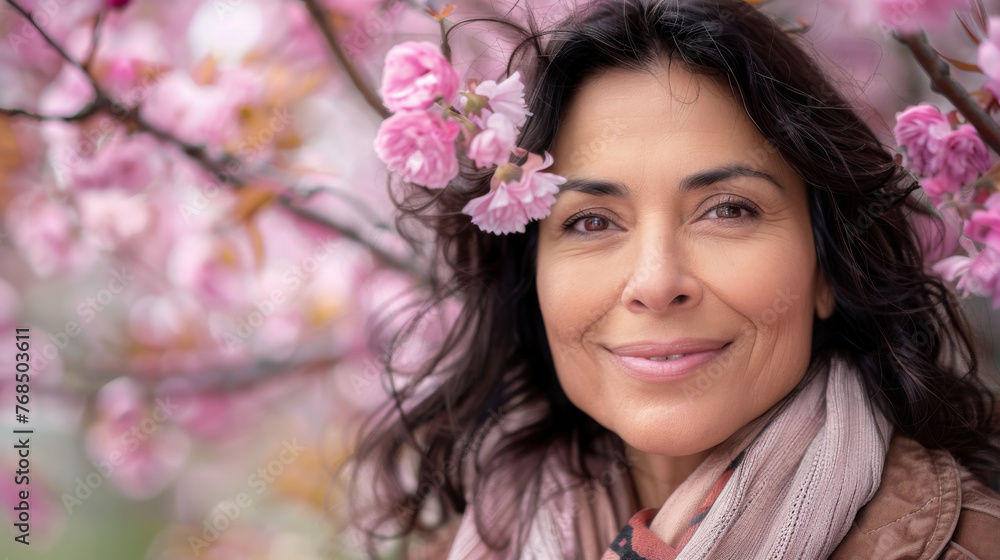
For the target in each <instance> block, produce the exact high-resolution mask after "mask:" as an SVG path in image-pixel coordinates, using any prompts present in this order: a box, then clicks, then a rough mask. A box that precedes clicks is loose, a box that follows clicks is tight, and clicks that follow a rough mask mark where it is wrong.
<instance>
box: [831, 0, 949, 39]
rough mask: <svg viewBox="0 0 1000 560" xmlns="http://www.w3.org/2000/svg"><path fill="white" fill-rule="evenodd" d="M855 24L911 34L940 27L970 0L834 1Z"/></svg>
mask: <svg viewBox="0 0 1000 560" xmlns="http://www.w3.org/2000/svg"><path fill="white" fill-rule="evenodd" d="M836 3H837V4H839V5H840V7H841V8H842V9H844V10H846V12H847V15H848V19H849V20H851V22H853V23H854V24H855V25H879V26H884V27H889V28H891V29H895V30H899V31H903V32H907V33H911V32H915V31H917V30H919V29H921V28H926V29H935V30H936V29H941V28H942V27H944V26H945V25H946V24H947V23H948V21H949V20H951V19H952V17H953V16H952V13H953V12H955V11H957V10H966V9H968V7H969V0H836Z"/></svg>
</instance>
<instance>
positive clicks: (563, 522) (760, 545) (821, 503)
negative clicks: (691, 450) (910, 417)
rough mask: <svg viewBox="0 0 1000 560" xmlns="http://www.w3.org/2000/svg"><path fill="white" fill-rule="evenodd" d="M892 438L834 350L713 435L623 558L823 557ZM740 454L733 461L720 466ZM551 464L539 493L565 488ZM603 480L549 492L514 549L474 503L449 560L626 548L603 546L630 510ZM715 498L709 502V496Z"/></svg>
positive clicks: (844, 528) (867, 488)
mask: <svg viewBox="0 0 1000 560" xmlns="http://www.w3.org/2000/svg"><path fill="white" fill-rule="evenodd" d="M891 436H892V427H891V425H890V423H889V422H888V420H887V419H886V418H885V417H884V416H883V415H882V414H881V413H880V412H879V411H878V410H877V408H875V407H874V406H873V405H872V404H871V402H870V400H869V399H868V397H867V395H866V393H865V390H864V387H863V385H862V383H861V380H860V376H859V374H858V372H856V371H854V370H853V369H852V368H851V367H850V366H849V365H848V364H847V363H846V362H844V361H842V360H839V359H835V360H833V361H832V362H831V363H830V365H829V367H828V368H825V369H822V370H820V371H817V372H816V373H815V375H812V376H809V377H807V378H806V379H803V381H802V383H800V385H799V387H798V388H797V389H796V391H794V392H793V393H792V394H791V395H789V397H788V398H787V399H784V400H782V401H781V402H780V403H778V404H777V405H775V407H773V408H772V409H771V410H769V411H768V412H766V413H765V414H764V415H762V416H761V417H759V418H758V419H756V420H754V421H753V422H751V423H750V424H749V425H747V426H745V427H744V428H743V429H742V430H740V431H739V432H737V433H736V434H734V435H733V436H732V437H731V438H729V439H728V440H727V441H726V442H724V443H723V444H722V445H720V446H719V447H718V448H717V449H716V450H715V451H714V452H713V453H712V455H710V456H709V457H708V458H707V459H705V461H704V462H703V463H702V464H701V465H700V466H699V467H698V468H697V469H696V470H695V471H694V472H693V473H692V474H691V475H690V476H689V477H688V478H687V479H686V480H685V481H684V482H683V483H682V484H681V485H680V486H679V487H678V488H677V490H676V491H675V492H674V493H673V494H671V496H670V498H669V499H667V501H666V503H665V504H663V507H662V508H660V509H659V511H658V512H656V513H655V516H653V515H652V511H650V510H647V512H646V513H645V514H644V515H645V517H644V520H646V521H650V522H649V529H650V531H651V534H652V535H655V536H656V537H657V538H658V539H660V541H659V542H653V543H645V544H638V545H637V546H639V547H643V548H644V550H639V549H638V548H636V549H634V553H635V554H636V556H628V557H630V558H647V559H648V560H662V559H672V558H676V559H678V560H687V559H694V558H713V559H730V558H732V559H736V558H739V559H764V558H767V559H780V558H795V559H800V558H809V559H815V558H827V557H829V556H830V554H831V553H832V552H833V551H834V549H835V548H836V547H837V545H838V544H839V543H840V541H841V539H843V537H844V535H846V534H847V532H848V530H849V529H850V527H851V524H852V523H853V521H854V518H855V516H856V515H857V512H858V510H859V509H861V507H862V506H864V505H865V504H866V503H867V502H868V501H869V500H870V499H871V497H872V496H873V495H874V494H875V491H876V490H877V489H878V484H879V480H880V478H881V475H882V466H883V463H884V461H885V454H886V450H887V449H888V446H889V439H890V437H891ZM741 452H742V453H743V454H742V456H741V457H740V461H738V465H737V466H735V468H734V469H730V472H727V468H728V467H730V466H731V465H732V463H733V460H734V459H735V458H737V456H739V455H740V453H741ZM548 469H550V470H551V472H546V473H545V476H544V477H543V483H542V485H543V490H542V491H543V495H547V494H546V493H545V487H548V488H549V489H552V488H560V489H565V488H568V487H570V486H568V485H567V484H566V481H567V475H566V473H565V467H562V466H561V465H560V464H559V463H558V462H552V463H551V464H550V465H549V467H548ZM723 475H725V476H723ZM720 480H722V481H723V482H722V483H721V484H720ZM713 487H714V488H713ZM600 490H601V491H597V492H595V491H594V490H593V488H590V489H589V490H588V491H587V492H585V493H584V492H581V491H580V490H579V489H577V490H570V491H563V492H562V493H561V494H559V495H556V496H554V498H553V499H548V500H545V501H544V505H543V507H542V509H541V510H539V511H538V512H537V514H536V515H535V516H534V521H533V523H532V525H531V527H530V528H529V530H528V535H527V539H526V543H525V546H524V547H523V548H522V550H521V552H520V554H519V555H518V554H517V553H516V552H515V551H514V550H512V549H511V550H506V551H494V550H490V549H489V548H488V547H486V546H485V545H484V544H483V543H482V541H481V540H480V538H479V534H478V531H477V530H476V523H475V520H474V518H473V515H472V513H471V512H472V508H470V509H469V510H468V512H467V513H466V515H465V516H464V517H463V519H462V521H461V523H460V525H459V528H458V533H457V535H456V538H455V540H454V541H453V544H452V547H451V552H450V554H449V556H448V559H449V560H459V559H461V560H464V559H466V558H477V559H501V558H503V559H509V558H521V559H527V558H533V559H564V558H565V559H568V558H581V559H585V560H597V559H598V558H604V559H616V558H621V557H624V556H622V555H621V553H620V552H615V551H613V550H612V549H609V548H608V546H609V545H610V544H612V540H614V538H615V537H614V535H615V533H617V532H618V531H619V529H620V528H621V525H622V524H624V523H625V520H622V519H618V520H613V519H609V518H610V517H611V516H609V515H608V512H609V511H611V510H612V504H619V505H621V504H623V503H628V499H627V492H628V490H627V486H626V485H625V484H611V485H604V486H602V487H600ZM716 493H717V494H718V495H717V497H714V496H713V495H714V494H716ZM500 494H502V492H500V493H498V495H496V496H491V497H490V498H489V499H490V501H492V502H493V503H494V504H495V505H496V506H497V507H510V506H509V505H510V504H512V503H513V502H512V501H511V500H516V498H517V497H516V496H502V495H500ZM550 494H551V493H550ZM710 496H711V497H714V500H708V501H706V498H708V497H710ZM503 504H508V506H505V505H503ZM706 506H707V508H708V509H707V512H706V511H704V510H705V509H706ZM650 517H651V518H652V519H651V520H650V519H649V518H650ZM693 520H695V521H696V523H692V521H693ZM595 525H596V526H597V533H598V534H593V533H594V532H595V531H594V527H595ZM692 525H694V526H695V527H696V530H694V531H693V533H692V532H691V531H689V528H691V527H692ZM685 532H687V533H688V534H686V535H685ZM647 533H648V532H647ZM668 543H671V544H673V545H677V548H679V549H680V550H677V548H675V547H674V546H670V544H668ZM633 544H635V543H633ZM602 554H603V555H604V556H603V557H602Z"/></svg>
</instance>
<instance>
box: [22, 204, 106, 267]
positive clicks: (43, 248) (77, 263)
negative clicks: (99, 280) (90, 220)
mask: <svg viewBox="0 0 1000 560" xmlns="http://www.w3.org/2000/svg"><path fill="white" fill-rule="evenodd" d="M6 218H7V220H6V222H7V227H8V230H9V231H10V233H11V236H12V237H13V240H14V244H15V246H16V247H17V248H18V249H19V250H20V253H21V255H22V256H23V257H24V258H25V259H26V260H27V262H28V264H29V265H30V266H31V268H32V270H33V271H34V272H35V274H37V275H38V276H41V277H51V276H55V275H60V274H70V273H73V272H75V271H78V270H80V269H81V268H83V267H84V266H86V265H88V264H90V263H92V262H93V260H94V257H95V255H94V253H93V252H92V251H91V250H89V247H87V245H86V244H85V243H83V242H82V240H81V238H80V236H79V235H78V233H77V222H76V217H75V216H74V214H73V212H72V211H71V210H70V208H69V207H68V206H67V205H66V204H63V203H61V202H57V201H55V200H52V199H49V198H48V197H46V196H45V195H44V194H42V193H26V194H24V195H22V196H21V197H19V198H17V199H15V200H14V201H13V202H12V203H11V204H10V206H8V208H7V216H6Z"/></svg>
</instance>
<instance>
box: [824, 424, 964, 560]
mask: <svg viewBox="0 0 1000 560" xmlns="http://www.w3.org/2000/svg"><path fill="white" fill-rule="evenodd" d="M844 459H845V460H850V458H849V457H845V458H844ZM961 502H962V490H961V480H960V472H959V468H958V463H957V462H956V461H955V459H954V457H952V455H951V454H950V453H948V452H947V451H941V450H930V449H927V448H925V447H923V446H922V445H920V444H919V443H917V442H916V441H914V440H912V439H910V438H908V437H906V436H903V435H901V434H898V433H897V434H895V435H894V436H893V438H892V440H891V441H890V443H889V450H888V453H887V454H886V460H885V466H884V467H883V469H882V479H881V482H880V483H879V488H878V490H877V491H876V492H875V495H874V496H873V497H872V499H871V500H870V501H869V502H868V504H866V505H865V507H863V508H862V509H861V510H860V511H859V512H858V515H857V517H856V518H855V520H854V524H853V526H852V527H851V529H850V531H848V533H847V535H846V536H845V537H844V539H843V541H841V544H840V546H839V547H837V549H836V550H834V553H833V555H832V556H831V557H830V558H831V559H832V560H834V559H835V560H848V559H850V560H853V559H855V558H880V559H884V560H895V559H903V558H907V559H914V560H930V559H932V558H937V557H938V556H940V555H941V553H942V551H943V550H944V548H945V547H946V546H947V545H948V542H949V541H950V540H951V536H952V534H953V533H954V532H955V526H956V525H957V524H958V516H959V513H960V512H961V505H962V504H961Z"/></svg>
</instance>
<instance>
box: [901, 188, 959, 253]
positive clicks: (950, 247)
mask: <svg viewBox="0 0 1000 560" xmlns="http://www.w3.org/2000/svg"><path fill="white" fill-rule="evenodd" d="M924 190H925V191H926V190H927V187H926V186H925V187H924ZM938 212H939V214H940V216H939V217H938V218H932V217H930V216H926V215H924V214H918V213H914V214H912V215H913V220H914V223H913V228H914V230H915V231H916V234H917V238H918V239H920V244H921V247H922V248H923V253H924V263H925V264H927V265H928V266H930V265H932V264H933V263H936V262H939V261H941V260H942V259H944V258H946V257H950V256H951V255H953V254H955V251H956V250H957V249H958V246H959V245H958V242H959V238H960V237H961V235H962V226H963V224H964V222H963V220H962V216H961V215H960V214H959V213H958V210H957V209H955V207H954V206H945V207H943V208H940V209H939V210H938Z"/></svg>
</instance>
